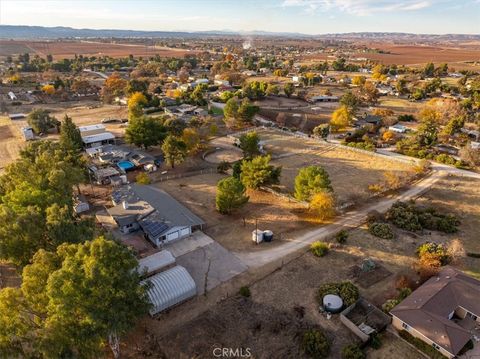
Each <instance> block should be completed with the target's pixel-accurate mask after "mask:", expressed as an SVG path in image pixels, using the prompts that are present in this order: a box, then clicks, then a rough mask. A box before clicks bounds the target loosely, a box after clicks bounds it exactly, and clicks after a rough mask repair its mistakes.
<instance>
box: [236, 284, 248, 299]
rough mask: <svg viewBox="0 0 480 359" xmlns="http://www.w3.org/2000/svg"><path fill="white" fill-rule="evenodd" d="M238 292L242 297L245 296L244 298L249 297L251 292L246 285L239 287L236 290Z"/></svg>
mask: <svg viewBox="0 0 480 359" xmlns="http://www.w3.org/2000/svg"><path fill="white" fill-rule="evenodd" d="M238 293H239V294H240V295H241V296H242V297H245V298H248V297H250V295H251V293H250V288H248V287H247V286H243V287H241V288H240V290H239V291H238Z"/></svg>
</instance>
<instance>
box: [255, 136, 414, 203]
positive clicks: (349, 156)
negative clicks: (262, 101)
mask: <svg viewBox="0 0 480 359" xmlns="http://www.w3.org/2000/svg"><path fill="white" fill-rule="evenodd" d="M258 134H259V136H260V140H261V141H263V142H264V148H265V149H266V151H267V152H269V153H270V154H271V155H272V157H273V159H274V160H273V161H272V163H273V164H275V165H277V166H282V176H281V183H280V188H281V189H282V190H283V191H284V192H288V193H292V192H293V191H294V187H293V186H294V181H295V177H296V176H297V174H298V171H299V169H301V168H302V167H306V166H310V165H320V166H323V167H324V168H325V169H326V170H327V172H328V173H329V175H330V179H331V181H332V185H333V188H334V191H335V193H336V195H337V198H338V201H339V203H340V204H342V203H351V202H354V203H361V202H362V201H364V200H366V199H367V198H369V197H370V196H371V193H369V191H368V186H369V185H372V184H380V183H383V182H384V181H385V173H387V172H389V173H392V174H395V175H396V176H398V177H400V178H403V179H404V181H407V180H408V179H410V178H411V177H412V176H413V175H414V171H413V166H411V165H409V164H406V163H402V162H398V161H393V160H389V159H386V158H380V157H377V156H375V155H373V154H372V155H369V154H368V153H361V152H357V151H352V150H350V149H347V148H345V149H343V148H342V147H339V146H334V145H331V144H328V143H319V142H317V141H315V140H313V139H306V138H305V139H304V138H297V137H293V136H289V135H284V134H282V133H279V132H276V131H271V130H261V131H258Z"/></svg>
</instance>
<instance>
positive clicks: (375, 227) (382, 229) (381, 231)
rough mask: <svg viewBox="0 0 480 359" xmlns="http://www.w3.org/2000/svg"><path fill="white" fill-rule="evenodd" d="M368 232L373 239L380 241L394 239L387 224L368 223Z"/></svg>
mask: <svg viewBox="0 0 480 359" xmlns="http://www.w3.org/2000/svg"><path fill="white" fill-rule="evenodd" d="M368 231H369V232H370V233H371V234H372V235H374V236H375V237H378V238H382V239H393V238H394V237H395V234H394V233H393V230H392V227H390V225H389V224H388V223H378V222H373V223H369V224H368Z"/></svg>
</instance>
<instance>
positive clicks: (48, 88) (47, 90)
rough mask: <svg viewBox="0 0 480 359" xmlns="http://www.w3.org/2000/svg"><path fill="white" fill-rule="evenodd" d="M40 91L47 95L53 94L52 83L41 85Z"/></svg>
mask: <svg viewBox="0 0 480 359" xmlns="http://www.w3.org/2000/svg"><path fill="white" fill-rule="evenodd" d="M42 91H43V92H44V93H45V94H47V95H53V94H55V87H54V86H53V85H45V86H43V87H42Z"/></svg>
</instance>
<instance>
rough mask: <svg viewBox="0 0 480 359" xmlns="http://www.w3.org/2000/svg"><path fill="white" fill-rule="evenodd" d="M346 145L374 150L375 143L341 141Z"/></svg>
mask: <svg viewBox="0 0 480 359" xmlns="http://www.w3.org/2000/svg"><path fill="white" fill-rule="evenodd" d="M343 144H344V145H346V146H348V147H353V148H358V149H360V150H365V151H370V152H375V145H374V144H373V143H371V142H348V143H343Z"/></svg>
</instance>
